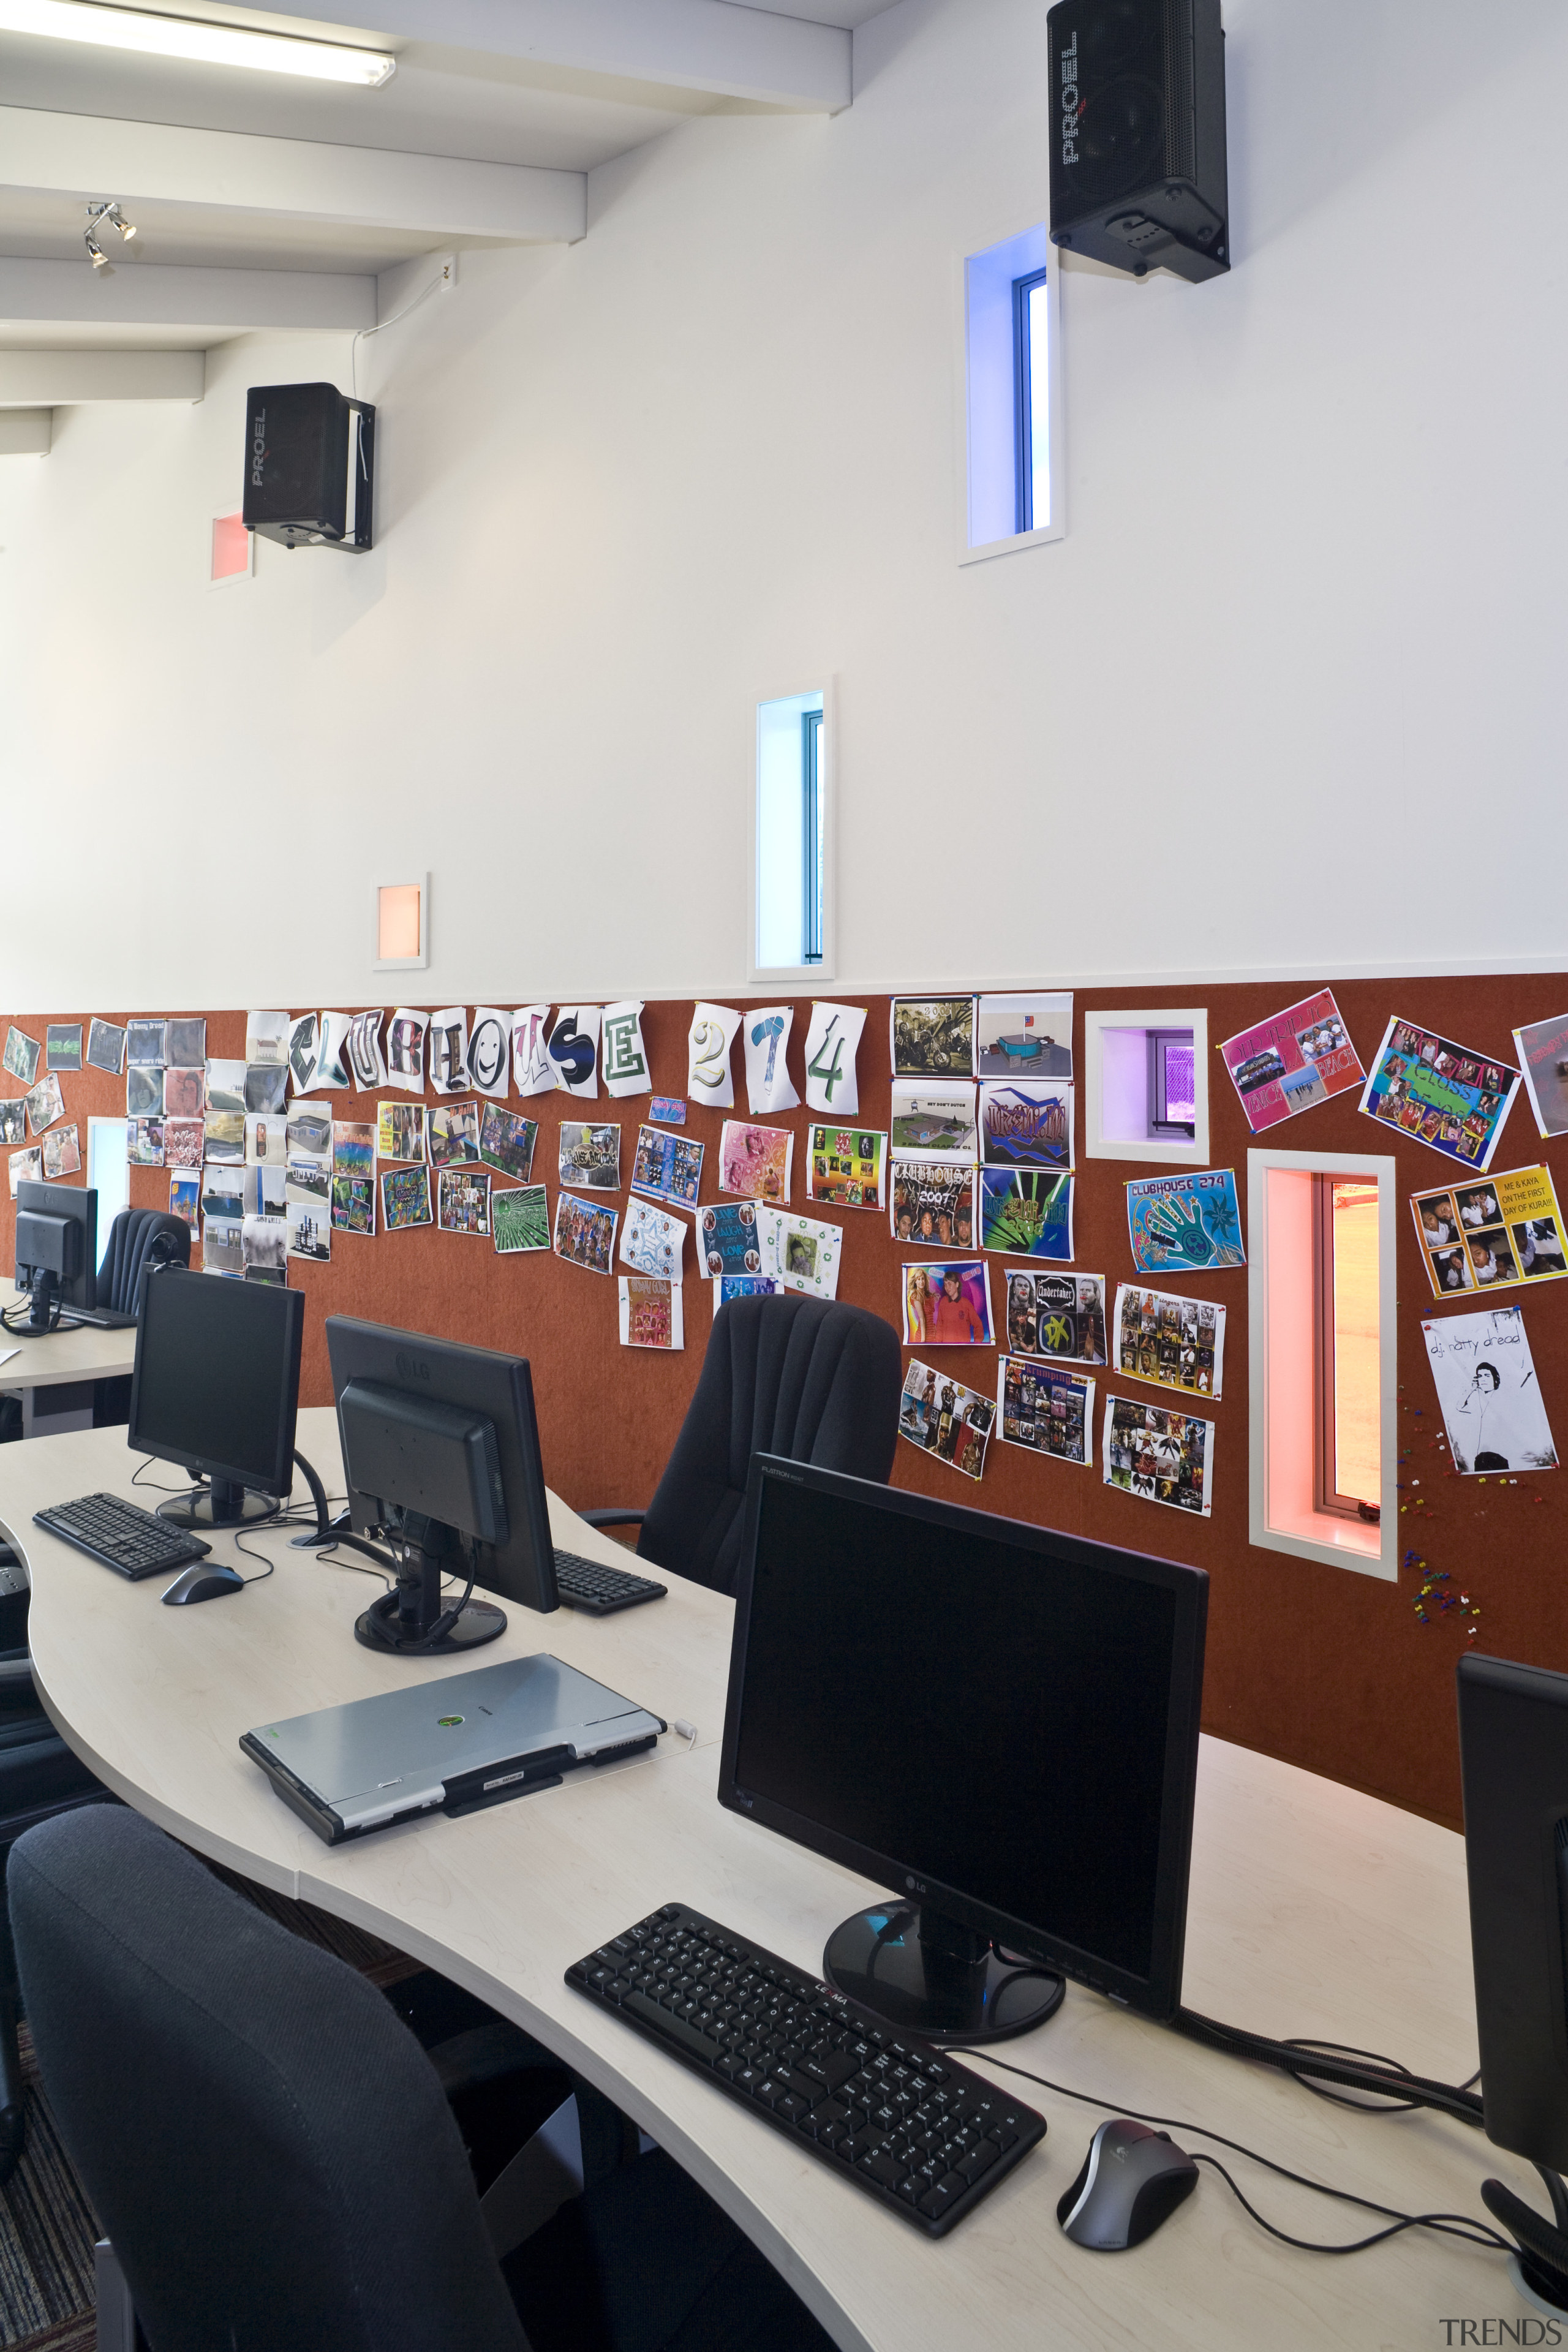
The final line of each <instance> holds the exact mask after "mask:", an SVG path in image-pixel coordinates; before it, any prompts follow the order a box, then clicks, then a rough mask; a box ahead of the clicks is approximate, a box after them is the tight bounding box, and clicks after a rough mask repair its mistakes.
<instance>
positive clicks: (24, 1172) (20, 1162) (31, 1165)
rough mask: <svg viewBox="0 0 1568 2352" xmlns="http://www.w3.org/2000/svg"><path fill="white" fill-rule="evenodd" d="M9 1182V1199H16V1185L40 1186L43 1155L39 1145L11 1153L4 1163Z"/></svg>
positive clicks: (42, 1179) (42, 1173)
mask: <svg viewBox="0 0 1568 2352" xmlns="http://www.w3.org/2000/svg"><path fill="white" fill-rule="evenodd" d="M5 1164H6V1171H7V1173H8V1175H9V1177H10V1180H11V1198H12V1199H13V1201H14V1200H15V1199H16V1187H17V1185H18V1184H41V1183H42V1182H43V1181H44V1153H43V1147H42V1145H41V1144H37V1143H34V1144H30V1145H29V1146H28V1148H27V1150H26V1151H13V1153H12V1154H11V1157H10V1159H9V1160H7V1161H6V1163H5Z"/></svg>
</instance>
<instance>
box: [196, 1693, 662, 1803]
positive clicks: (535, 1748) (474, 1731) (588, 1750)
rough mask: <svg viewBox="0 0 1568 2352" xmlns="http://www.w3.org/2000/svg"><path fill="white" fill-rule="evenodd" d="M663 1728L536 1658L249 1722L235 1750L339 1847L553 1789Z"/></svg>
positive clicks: (647, 1744) (641, 1710)
mask: <svg viewBox="0 0 1568 2352" xmlns="http://www.w3.org/2000/svg"><path fill="white" fill-rule="evenodd" d="M666 1729H668V1726H667V1725H666V1723H665V1722H664V1720H663V1718H662V1717H660V1716H657V1715H649V1714H648V1712H647V1709H646V1708H645V1707H640V1706H633V1704H632V1702H631V1700H630V1699H626V1698H622V1697H621V1696H620V1694H619V1692H617V1691H613V1690H606V1689H605V1685H604V1684H603V1683H596V1682H594V1681H592V1680H591V1679H590V1677H589V1676H588V1675H580V1674H579V1673H578V1672H577V1669H576V1668H575V1666H568V1665H565V1664H563V1663H562V1661H561V1660H560V1659H559V1658H552V1657H551V1656H550V1655H549V1654H548V1652H546V1653H545V1654H542V1655H541V1656H539V1657H532V1658H507V1659H504V1660H503V1661H501V1663H500V1664H497V1665H493V1666H479V1667H477V1668H476V1669H475V1670H474V1672H473V1673H472V1674H467V1675H450V1676H449V1677H448V1678H447V1680H446V1681H445V1682H429V1683H415V1684H413V1685H410V1686H409V1687H408V1688H407V1689H406V1690H398V1691H384V1692H383V1693H381V1694H380V1695H379V1696H376V1697H375V1698H358V1699H353V1700H351V1701H350V1702H349V1704H348V1705H347V1706H323V1707H321V1708H318V1710H317V1711H316V1713H315V1714H314V1715H296V1716H293V1717H290V1718H289V1720H288V1721H287V1722H285V1723H264V1724H258V1727H257V1728H256V1729H255V1730H254V1731H247V1732H246V1734H245V1735H244V1737H243V1738H241V1740H240V1743H239V1744H240V1747H241V1748H243V1749H244V1751H245V1753H246V1754H247V1756H248V1757H250V1758H251V1759H253V1761H254V1762H256V1763H258V1764H259V1765H260V1767H261V1769H262V1770H263V1771H264V1772H265V1773H266V1774H267V1777H268V1780H270V1781H271V1783H272V1785H273V1787H274V1788H275V1789H276V1790H277V1791H278V1793H279V1796H280V1797H281V1798H282V1799H283V1801H284V1803H285V1804H287V1805H291V1806H292V1807H293V1809H294V1811H296V1812H297V1813H298V1814H299V1815H300V1818H301V1820H303V1821H307V1822H310V1827H311V1828H312V1829H313V1830H314V1831H315V1832H316V1834H317V1835H318V1836H319V1837H322V1838H325V1840H326V1842H327V1843H328V1844H329V1845H339V1844H341V1843H342V1841H343V1839H344V1838H351V1837H363V1835H364V1833H365V1832H366V1831H367V1830H379V1829H385V1828H387V1827H388V1825H389V1824H390V1823H391V1822H401V1821H406V1820H408V1819H409V1817H410V1816H411V1815H413V1814H416V1813H428V1812H433V1811H436V1810H437V1808H439V1809H440V1810H441V1811H444V1812H447V1813H452V1814H459V1813H468V1812H477V1811H479V1808H480V1807H481V1806H484V1805H497V1804H500V1803H502V1802H503V1801H505V1800H506V1799H507V1798H509V1797H521V1796H526V1795H527V1794H528V1793H529V1792H530V1791H531V1790H534V1789H547V1788H553V1787H554V1786H555V1785H556V1784H557V1782H558V1781H559V1780H560V1779H561V1777H562V1775H563V1773H565V1772H569V1771H572V1770H574V1769H575V1768H576V1767H577V1766H578V1765H580V1764H604V1763H606V1762H608V1760H609V1759H610V1758H611V1757H612V1756H626V1755H630V1754H631V1753H632V1752H633V1751H634V1750H636V1749H637V1748H651V1747H652V1746H653V1744H654V1742H655V1740H656V1739H657V1738H658V1736H659V1734H660V1732H661V1731H664V1730H666Z"/></svg>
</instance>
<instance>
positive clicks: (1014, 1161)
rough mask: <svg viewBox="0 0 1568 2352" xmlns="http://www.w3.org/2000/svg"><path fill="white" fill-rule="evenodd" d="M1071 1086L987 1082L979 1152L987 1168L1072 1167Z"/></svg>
mask: <svg viewBox="0 0 1568 2352" xmlns="http://www.w3.org/2000/svg"><path fill="white" fill-rule="evenodd" d="M1072 1096H1073V1090H1072V1088H1071V1087H1056V1086H1047V1085H1039V1086H1032V1085H1028V1084H1026V1083H1024V1082H1022V1081H1020V1082H1019V1083H1018V1084H1017V1085H1012V1086H983V1087H981V1089H980V1158H981V1160H982V1162H983V1164H984V1166H985V1167H987V1168H1070V1167H1071V1166H1072V1161H1073V1156H1072Z"/></svg>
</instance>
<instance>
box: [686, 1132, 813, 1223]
mask: <svg viewBox="0 0 1568 2352" xmlns="http://www.w3.org/2000/svg"><path fill="white" fill-rule="evenodd" d="M670 1140H673V1138H671V1139H670ZM794 1158H795V1130H794V1129H793V1128H788V1127H754V1126H752V1124H751V1123H750V1121H748V1120H746V1119H739V1118H727V1119H726V1120H725V1121H724V1124H723V1127H722V1129H721V1131H720V1136H719V1190H720V1191H721V1192H738V1193H740V1194H741V1196H742V1198H743V1199H745V1200H748V1201H771V1202H773V1203H774V1204H775V1205H782V1204H783V1203H784V1202H787V1201H788V1199H789V1179H790V1167H791V1163H792V1162H793V1160H794Z"/></svg>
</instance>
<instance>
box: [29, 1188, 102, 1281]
mask: <svg viewBox="0 0 1568 2352" xmlns="http://www.w3.org/2000/svg"><path fill="white" fill-rule="evenodd" d="M40 1275H44V1276H48V1277H50V1279H49V1280H48V1282H47V1290H48V1292H49V1293H50V1294H51V1295H52V1296H54V1297H58V1300H59V1302H60V1305H61V1307H63V1308H65V1309H66V1310H67V1311H69V1309H70V1308H71V1307H96V1306H97V1305H98V1194H97V1192H95V1191H94V1190H93V1189H92V1187H91V1186H89V1185H88V1186H84V1185H81V1184H38V1183H21V1184H18V1185H17V1187H16V1287H17V1289H18V1290H31V1289H32V1288H33V1286H34V1282H35V1279H36V1277H37V1276H40Z"/></svg>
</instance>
